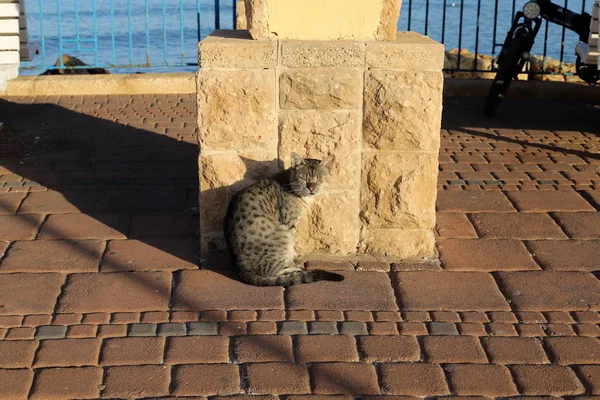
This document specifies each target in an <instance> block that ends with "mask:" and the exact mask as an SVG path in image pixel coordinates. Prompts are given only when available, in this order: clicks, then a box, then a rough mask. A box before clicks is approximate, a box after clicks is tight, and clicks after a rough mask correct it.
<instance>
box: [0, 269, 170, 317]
mask: <svg viewBox="0 0 600 400" xmlns="http://www.w3.org/2000/svg"><path fill="white" fill-rule="evenodd" d="M0 279H1V278H0ZM170 294H171V274H169V273H167V272H122V273H120V272H119V273H113V274H76V275H71V276H70V277H69V281H68V283H67V285H66V287H65V288H64V290H63V295H62V296H61V299H60V302H59V306H58V311H59V312H84V313H89V312H118V311H124V312H126V311H157V310H167V309H168V306H169V299H170Z"/></svg>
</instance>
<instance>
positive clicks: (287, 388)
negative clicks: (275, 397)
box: [246, 363, 310, 394]
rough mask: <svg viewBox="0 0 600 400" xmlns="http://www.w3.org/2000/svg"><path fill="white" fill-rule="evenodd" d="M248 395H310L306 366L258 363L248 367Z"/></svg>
mask: <svg viewBox="0 0 600 400" xmlns="http://www.w3.org/2000/svg"><path fill="white" fill-rule="evenodd" d="M246 392H247V393H248V394H284V393H285V394H307V393H310V385H309V378H308V371H307V370H306V366H305V365H299V364H287V363H258V364H247V365H246Z"/></svg>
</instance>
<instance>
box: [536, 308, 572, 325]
mask: <svg viewBox="0 0 600 400" xmlns="http://www.w3.org/2000/svg"><path fill="white" fill-rule="evenodd" d="M544 315H545V316H546V319H547V321H548V322H550V323H553V324H574V323H575V320H574V319H573V318H572V317H571V314H570V313H568V312H565V311H548V312H545V313H544Z"/></svg>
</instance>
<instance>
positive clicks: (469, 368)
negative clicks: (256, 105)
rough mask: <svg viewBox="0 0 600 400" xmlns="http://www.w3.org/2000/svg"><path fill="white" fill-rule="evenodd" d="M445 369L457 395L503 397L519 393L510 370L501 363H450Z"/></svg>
mask: <svg viewBox="0 0 600 400" xmlns="http://www.w3.org/2000/svg"><path fill="white" fill-rule="evenodd" d="M445 370H446V371H447V372H448V376H449V381H450V386H451V387H452V389H453V391H454V392H455V393H456V394H457V395H461V396H487V397H501V396H515V395H517V394H519V392H518V391H517V388H516V387H515V384H514V383H513V381H512V378H511V375H510V371H509V370H508V368H506V367H504V366H501V365H485V364H484V365H476V364H450V365H446V366H445Z"/></svg>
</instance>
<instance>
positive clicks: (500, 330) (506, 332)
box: [486, 322, 517, 336]
mask: <svg viewBox="0 0 600 400" xmlns="http://www.w3.org/2000/svg"><path fill="white" fill-rule="evenodd" d="M486 327H487V330H488V332H489V334H490V336H517V330H516V329H515V326H514V325H513V324H505V323H503V322H492V323H491V324H487V326H486Z"/></svg>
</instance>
